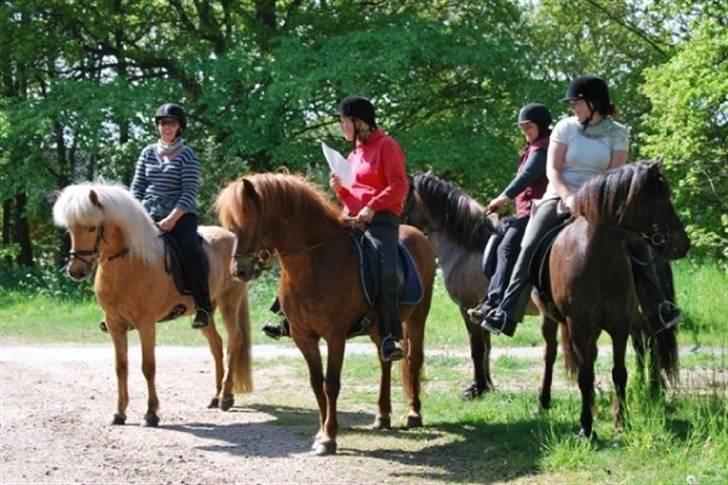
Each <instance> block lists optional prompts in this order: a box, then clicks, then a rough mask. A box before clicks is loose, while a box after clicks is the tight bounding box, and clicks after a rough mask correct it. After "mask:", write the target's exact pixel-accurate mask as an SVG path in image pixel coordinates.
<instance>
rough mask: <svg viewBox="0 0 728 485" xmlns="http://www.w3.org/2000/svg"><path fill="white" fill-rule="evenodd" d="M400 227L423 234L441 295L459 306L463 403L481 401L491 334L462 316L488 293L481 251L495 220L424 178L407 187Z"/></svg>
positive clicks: (532, 310) (531, 309)
mask: <svg viewBox="0 0 728 485" xmlns="http://www.w3.org/2000/svg"><path fill="white" fill-rule="evenodd" d="M402 221H403V222H404V223H405V224H411V225H413V226H415V227H417V228H418V229H420V230H421V231H423V232H424V233H425V234H427V237H428V239H429V240H430V242H431V243H432V246H433V248H434V249H435V253H437V262H438V264H439V265H440V267H441V268H442V277H443V280H444V283H445V289H446V290H447V293H448V295H449V296H450V299H452V301H454V302H455V304H456V305H457V306H458V309H459V310H460V315H461V317H462V319H463V322H464V323H465V328H466V329H467V331H468V336H469V338H470V356H471V358H472V360H473V382H472V384H471V385H470V386H468V387H467V388H466V389H465V390H464V392H463V397H465V398H467V399H473V398H476V397H480V396H481V395H482V394H483V393H484V392H487V391H490V390H492V389H493V381H492V380H491V376H490V349H491V344H490V333H488V332H485V331H484V330H483V329H482V328H481V327H480V326H479V325H474V324H473V323H472V322H471V321H470V318H468V314H467V313H466V312H467V310H468V308H473V307H475V306H476V305H478V304H479V303H480V302H481V301H482V300H483V297H484V295H485V292H486V290H487V288H488V278H487V277H486V276H485V275H484V274H483V265H482V259H483V251H484V249H485V246H486V244H487V243H488V240H489V239H490V237H491V236H492V235H493V234H494V232H495V231H496V227H495V226H494V224H495V223H496V222H497V217H495V216H487V215H486V212H485V208H484V207H483V206H482V205H480V204H479V203H478V202H477V201H476V200H475V199H473V198H472V197H470V196H468V195H467V194H465V193H464V192H462V191H461V190H459V189H457V188H456V187H454V186H452V185H451V184H450V183H449V182H447V181H445V180H442V179H441V178H439V177H438V176H437V175H435V174H433V173H432V172H427V173H424V174H418V175H416V176H414V177H413V178H412V180H411V181H410V190H409V194H408V195H407V201H406V203H405V210H404V212H403V214H402ZM537 312H538V310H537V308H536V307H535V305H534V304H533V303H529V306H528V309H527V313H528V314H529V315H535V314H536V313H537Z"/></svg>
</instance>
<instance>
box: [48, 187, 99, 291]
mask: <svg viewBox="0 0 728 485" xmlns="http://www.w3.org/2000/svg"><path fill="white" fill-rule="evenodd" d="M79 195H81V199H80V200H79ZM84 196H85V199H86V200H83V197H84ZM72 204H75V207H74V208H73V209H72V210H73V212H74V215H77V216H80V217H75V218H72V219H71V220H69V218H68V217H66V214H63V213H62V212H63V209H66V211H68V212H70V211H69V207H70V206H71V205H72ZM53 209H54V217H55V219H56V221H57V222H59V223H62V225H65V226H66V227H67V229H68V233H69V235H70V237H71V249H70V251H69V252H68V255H69V260H68V264H67V265H66V273H67V274H68V276H69V277H71V279H73V280H76V281H82V280H85V279H88V278H89V277H90V276H91V275H92V274H93V272H94V268H95V267H96V264H97V262H98V258H99V246H100V245H101V243H102V242H103V241H104V219H103V217H104V207H103V205H101V202H100V201H99V197H98V194H97V193H96V192H95V191H94V190H93V189H86V190H83V193H82V194H79V193H78V192H75V193H71V192H67V191H64V192H62V193H61V196H60V197H59V198H58V200H57V201H56V204H55V205H54V208H53ZM81 215H82V216H81Z"/></svg>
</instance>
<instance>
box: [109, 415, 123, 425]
mask: <svg viewBox="0 0 728 485" xmlns="http://www.w3.org/2000/svg"><path fill="white" fill-rule="evenodd" d="M119 424H126V416H124V415H123V414H119V413H114V419H112V420H111V425H112V426H115V425H119Z"/></svg>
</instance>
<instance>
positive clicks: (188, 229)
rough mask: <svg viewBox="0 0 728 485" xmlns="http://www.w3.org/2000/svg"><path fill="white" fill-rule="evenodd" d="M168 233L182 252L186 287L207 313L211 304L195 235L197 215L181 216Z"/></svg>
mask: <svg viewBox="0 0 728 485" xmlns="http://www.w3.org/2000/svg"><path fill="white" fill-rule="evenodd" d="M169 233H170V234H171V235H172V237H174V238H175V240H176V241H177V244H178V245H179V247H180V249H181V250H182V256H183V258H184V259H185V264H184V267H185V271H186V274H185V277H186V280H187V285H188V286H189V288H190V289H191V290H192V297H193V298H194V300H195V305H197V308H201V309H203V310H207V311H208V312H209V311H210V310H211V309H212V304H211V303H210V292H209V289H208V283H207V277H208V263H207V258H205V254H204V252H203V251H204V250H203V249H202V243H201V242H200V238H199V236H198V234H197V215H196V214H190V213H187V214H185V215H183V216H182V217H181V218H180V219H179V220H178V221H177V223H176V224H175V225H174V227H173V228H172V230H171V231H169Z"/></svg>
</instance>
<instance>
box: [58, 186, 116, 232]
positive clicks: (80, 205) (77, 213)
mask: <svg viewBox="0 0 728 485" xmlns="http://www.w3.org/2000/svg"><path fill="white" fill-rule="evenodd" d="M94 187H95V186H94V185H93V184H90V183H84V184H76V185H69V186H68V187H66V188H64V189H63V190H62V191H61V192H60V194H59V195H58V198H57V199H56V202H55V204H53V221H54V222H55V223H56V225H58V226H60V227H70V226H75V225H98V224H100V223H101V222H102V221H103V219H104V213H103V210H102V209H101V208H100V207H98V206H97V205H95V204H93V203H92V202H91V198H90V194H91V190H92V189H93V188H94Z"/></svg>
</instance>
